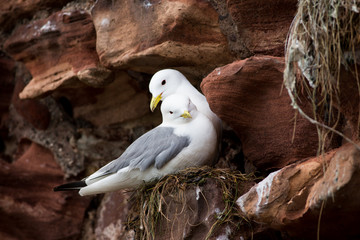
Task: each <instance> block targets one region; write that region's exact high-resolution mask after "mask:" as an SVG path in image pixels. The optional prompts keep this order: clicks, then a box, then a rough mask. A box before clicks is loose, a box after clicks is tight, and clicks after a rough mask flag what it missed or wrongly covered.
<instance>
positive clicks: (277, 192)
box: [237, 144, 360, 239]
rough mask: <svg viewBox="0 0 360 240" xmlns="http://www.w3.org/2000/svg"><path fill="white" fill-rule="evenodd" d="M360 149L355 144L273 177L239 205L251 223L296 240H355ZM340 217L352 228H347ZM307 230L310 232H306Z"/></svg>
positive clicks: (280, 171)
mask: <svg viewBox="0 0 360 240" xmlns="http://www.w3.org/2000/svg"><path fill="white" fill-rule="evenodd" d="M359 166H360V151H359V150H358V149H357V148H356V147H355V146H354V145H352V144H346V145H344V146H342V147H341V148H339V149H336V150H333V151H330V152H328V153H327V154H326V155H325V156H319V157H315V158H311V159H309V160H306V161H303V162H301V163H296V164H292V165H289V166H287V167H285V168H283V169H281V170H278V171H276V172H273V173H271V174H269V176H268V177H266V178H265V179H264V180H263V181H261V182H259V183H258V184H256V185H255V186H254V187H252V188H251V189H250V191H249V192H247V193H246V194H244V195H243V196H241V197H240V198H239V199H238V200H237V203H238V205H239V207H240V210H241V211H242V212H243V213H244V214H245V215H246V216H247V217H249V219H251V220H253V221H255V222H261V223H262V224H265V225H266V226H268V227H271V228H275V229H279V230H282V231H283V232H286V233H287V234H288V236H290V237H291V239H304V238H306V239H310V238H316V236H317V234H319V236H321V237H324V238H326V239H339V238H345V239H355V238H357V237H358V236H359V235H360V231H359V229H358V228H357V227H356V226H355V225H353V224H351V223H356V216H357V215H358V214H359V213H360V205H359V201H358V199H359V197H360V195H359V193H358V191H354V186H356V185H358V184H359V182H360V175H359ZM340 219H343V220H345V219H346V222H347V224H341V223H340V222H339V220H340ZM304 228H305V229H306V231H304Z"/></svg>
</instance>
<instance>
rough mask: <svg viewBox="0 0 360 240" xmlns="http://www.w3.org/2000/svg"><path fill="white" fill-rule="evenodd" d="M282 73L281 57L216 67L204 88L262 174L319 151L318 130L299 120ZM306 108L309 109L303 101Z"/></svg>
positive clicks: (255, 58)
mask: <svg viewBox="0 0 360 240" xmlns="http://www.w3.org/2000/svg"><path fill="white" fill-rule="evenodd" d="M283 69H284V59H283V58H279V57H272V56H255V57H251V58H248V59H245V60H240V61H236V62H233V63H232V64H229V65H226V66H224V67H220V68H217V69H215V70H214V71H213V72H212V73H210V74H209V75H208V76H207V77H206V78H205V79H204V80H203V82H202V83H201V89H202V90H203V92H204V94H205V96H206V97H207V100H208V102H209V104H210V107H211V109H212V110H213V111H214V112H215V113H216V114H217V115H218V116H219V117H220V118H221V119H222V120H223V121H225V122H226V123H228V124H229V125H230V126H231V127H232V128H233V129H234V130H235V131H236V133H237V134H238V136H239V137H240V140H241V144H242V148H243V152H244V156H245V159H247V161H248V162H249V163H251V164H252V165H254V166H255V167H256V168H257V169H258V170H268V169H277V168H281V167H284V166H286V165H287V164H289V163H291V162H294V161H297V160H301V159H303V158H306V157H310V156H314V155H316V152H317V148H316V147H314V146H317V144H318V136H317V132H316V127H315V126H314V125H312V124H311V123H310V122H308V121H307V120H305V119H304V118H301V117H297V118H295V116H296V115H295V110H294V109H293V108H292V107H291V105H290V103H291V101H290V98H289V96H288V95H287V92H286V91H282V84H283ZM303 108H304V109H305V110H308V111H310V109H311V106H310V104H306V101H304V102H303ZM294 131H295V132H294ZM328 147H329V145H328Z"/></svg>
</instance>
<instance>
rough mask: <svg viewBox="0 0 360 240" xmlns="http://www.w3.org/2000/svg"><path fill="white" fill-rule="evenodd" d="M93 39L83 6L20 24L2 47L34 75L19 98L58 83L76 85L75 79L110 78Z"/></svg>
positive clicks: (96, 82)
mask: <svg viewBox="0 0 360 240" xmlns="http://www.w3.org/2000/svg"><path fill="white" fill-rule="evenodd" d="M95 41H96V33H95V28H94V25H93V22H92V18H91V16H90V14H88V13H87V12H86V11H82V10H80V11H78V10H75V11H70V10H69V11H60V12H56V13H53V14H52V15H51V16H49V17H48V18H45V19H40V20H35V21H33V22H30V23H29V24H27V25H21V26H19V27H18V28H17V29H16V30H15V31H14V32H13V33H12V35H11V36H10V38H8V39H7V40H6V42H5V44H4V48H5V50H6V51H7V53H9V54H10V55H11V56H12V57H13V58H14V59H15V60H17V61H21V62H23V63H24V64H25V65H26V67H27V68H28V70H29V71H30V73H31V75H32V77H33V78H32V79H31V81H30V83H29V84H28V85H27V86H26V87H25V88H24V90H23V91H22V92H21V93H20V94H19V96H20V98H21V99H25V98H34V97H37V96H40V95H43V94H45V93H47V92H51V91H54V90H55V89H57V88H59V87H79V83H78V82H77V81H78V80H80V81H82V82H84V83H86V84H88V85H90V86H95V87H99V86H104V85H106V84H107V83H109V82H111V81H112V74H111V71H110V70H108V69H106V68H104V67H102V66H101V65H100V64H99V59H98V56H97V54H96V51H95ZM80 59H81V60H80ZM80 86H81V84H80Z"/></svg>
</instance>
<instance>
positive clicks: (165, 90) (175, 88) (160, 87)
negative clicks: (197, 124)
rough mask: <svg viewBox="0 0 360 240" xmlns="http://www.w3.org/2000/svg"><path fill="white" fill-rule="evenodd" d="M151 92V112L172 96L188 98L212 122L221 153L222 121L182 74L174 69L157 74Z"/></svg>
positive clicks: (153, 78)
mask: <svg viewBox="0 0 360 240" xmlns="http://www.w3.org/2000/svg"><path fill="white" fill-rule="evenodd" d="M149 91H150V93H151V94H152V99H151V102H150V109H151V111H154V109H155V108H156V106H157V105H158V103H159V102H160V101H163V100H165V99H166V98H167V97H169V96H171V95H172V94H182V95H185V96H187V97H188V98H189V99H190V101H191V102H193V103H194V105H195V106H196V108H197V110H198V111H199V112H201V113H202V114H204V115H205V116H206V117H208V118H209V119H210V121H211V122H212V124H213V126H214V128H215V130H216V134H217V151H219V148H220V142H221V137H222V122H221V119H220V118H219V117H218V116H217V115H216V114H215V113H214V112H213V111H211V109H210V106H209V103H208V102H207V100H206V98H205V96H204V95H203V94H201V93H200V92H199V91H198V90H197V89H196V88H195V87H194V86H193V85H192V84H191V83H190V82H189V80H188V79H187V78H186V77H185V76H184V75H183V74H182V73H181V72H179V71H177V70H174V69H163V70H160V71H158V72H156V73H155V74H154V75H153V77H152V78H151V80H150V83H149Z"/></svg>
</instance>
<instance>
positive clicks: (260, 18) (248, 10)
mask: <svg viewBox="0 0 360 240" xmlns="http://www.w3.org/2000/svg"><path fill="white" fill-rule="evenodd" d="M297 3H298V1H297V0H280V1H261V0H245V1H244V0H229V1H227V8H228V12H229V15H230V16H229V17H231V18H232V19H233V22H234V23H235V25H236V30H237V31H234V34H238V35H239V38H240V42H241V43H242V44H244V45H245V46H246V47H247V48H248V50H249V51H250V52H251V53H253V54H267V55H272V56H284V46H285V40H286V36H287V33H288V30H289V27H290V24H291V22H292V20H293V18H294V16H295V13H296V9H297Z"/></svg>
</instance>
